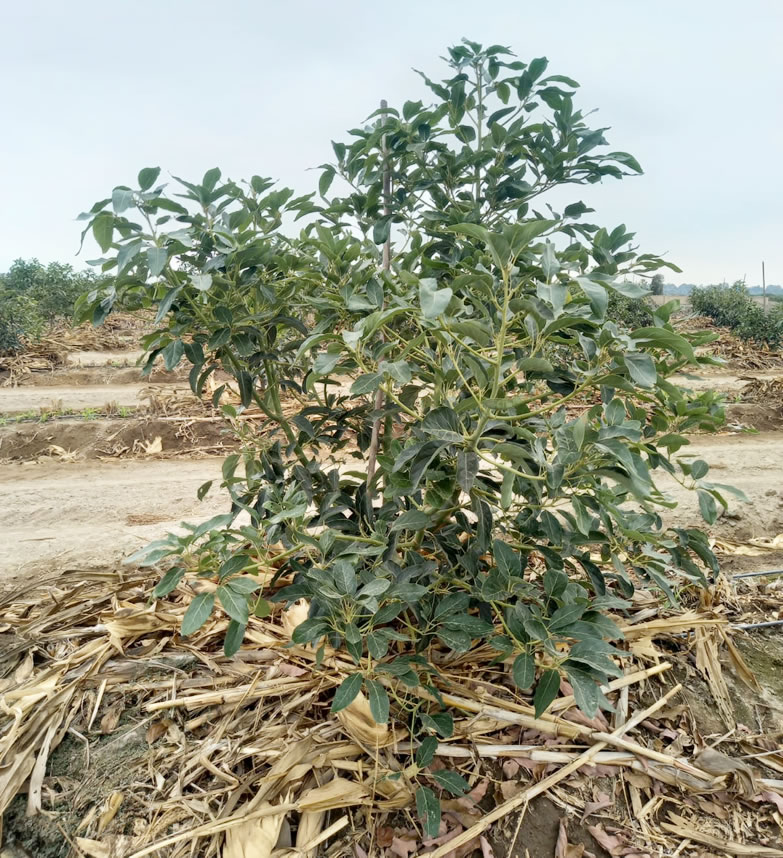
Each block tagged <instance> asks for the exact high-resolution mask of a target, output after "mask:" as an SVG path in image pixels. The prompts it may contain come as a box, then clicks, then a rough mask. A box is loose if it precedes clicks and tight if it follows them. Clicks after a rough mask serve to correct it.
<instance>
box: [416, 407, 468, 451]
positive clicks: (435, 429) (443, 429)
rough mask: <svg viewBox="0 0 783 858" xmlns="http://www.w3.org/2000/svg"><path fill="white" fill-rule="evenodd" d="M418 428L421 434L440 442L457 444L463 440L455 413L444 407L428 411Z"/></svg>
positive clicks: (451, 409)
mask: <svg viewBox="0 0 783 858" xmlns="http://www.w3.org/2000/svg"><path fill="white" fill-rule="evenodd" d="M420 426H421V430H422V432H425V433H426V434H427V435H429V436H431V437H432V438H437V439H438V440H440V441H448V442H453V443H459V442H461V441H464V440H465V439H464V437H463V434H462V431H461V427H460V424H459V417H458V416H457V412H456V411H455V410H454V409H453V408H449V407H448V406H446V405H442V406H441V407H440V408H436V409H435V410H434V411H430V412H429V413H428V414H427V416H426V417H425V418H424V419H423V420H422V421H421V423H420Z"/></svg>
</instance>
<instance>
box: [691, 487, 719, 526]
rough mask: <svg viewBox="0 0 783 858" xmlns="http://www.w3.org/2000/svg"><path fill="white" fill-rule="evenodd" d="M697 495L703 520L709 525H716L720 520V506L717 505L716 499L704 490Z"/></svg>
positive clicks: (700, 490)
mask: <svg viewBox="0 0 783 858" xmlns="http://www.w3.org/2000/svg"><path fill="white" fill-rule="evenodd" d="M696 494H697V495H698V498H699V509H700V510H701V516H702V518H703V519H704V520H705V521H706V522H707V524H715V521H716V519H717V518H718V506H717V504H716V503H715V498H714V497H713V496H712V495H711V494H710V493H709V492H706V491H704V490H703V489H699V490H698V491H697V492H696Z"/></svg>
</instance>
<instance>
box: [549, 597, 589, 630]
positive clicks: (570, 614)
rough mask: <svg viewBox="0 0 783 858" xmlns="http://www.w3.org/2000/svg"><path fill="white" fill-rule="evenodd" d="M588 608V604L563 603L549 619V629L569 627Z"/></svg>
mask: <svg viewBox="0 0 783 858" xmlns="http://www.w3.org/2000/svg"><path fill="white" fill-rule="evenodd" d="M586 610H587V606H586V605H578V604H576V603H574V604H572V605H563V606H562V607H561V608H558V609H557V610H556V611H555V612H554V614H552V616H551V617H550V619H549V630H550V631H552V632H559V631H563V630H564V629H567V628H568V627H569V626H570V625H571V623H575V622H576V621H577V620H578V619H580V618H581V616H582V614H584V612H585V611H586Z"/></svg>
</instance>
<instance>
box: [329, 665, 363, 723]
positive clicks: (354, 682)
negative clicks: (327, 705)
mask: <svg viewBox="0 0 783 858" xmlns="http://www.w3.org/2000/svg"><path fill="white" fill-rule="evenodd" d="M362 682H363V679H362V675H361V673H352V674H351V675H350V676H349V677H348V678H347V679H344V680H343V681H342V683H341V684H340V686H339V687H338V689H337V691H335V693H334V700H333V701H332V713H333V714H334V713H336V712H340V711H341V710H342V709H345V707H346V706H350V704H351V703H353V701H354V699H355V698H356V695H357V694H358V693H359V691H360V690H361V687H362Z"/></svg>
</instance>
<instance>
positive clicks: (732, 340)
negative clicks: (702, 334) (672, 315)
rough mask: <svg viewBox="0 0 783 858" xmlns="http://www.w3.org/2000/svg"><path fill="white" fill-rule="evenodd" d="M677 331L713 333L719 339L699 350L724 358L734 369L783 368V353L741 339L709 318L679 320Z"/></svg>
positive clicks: (690, 317) (699, 317)
mask: <svg viewBox="0 0 783 858" xmlns="http://www.w3.org/2000/svg"><path fill="white" fill-rule="evenodd" d="M677 330H679V331H682V332H688V331H712V332H713V333H715V334H718V339H717V340H715V342H713V343H709V345H707V346H704V347H702V348H700V349H699V351H704V352H708V353H710V354H713V355H715V356H716V357H720V358H723V359H724V360H725V361H727V362H728V364H729V366H730V367H731V368H733V369H773V368H774V367H778V366H783V352H781V351H780V350H779V349H770V348H768V347H767V346H763V345H759V344H758V343H753V342H749V341H747V340H742V339H740V338H739V337H738V336H737V335H736V334H733V333H732V332H731V329H730V328H726V327H723V326H721V325H716V324H715V322H713V321H712V319H711V318H710V317H709V316H689V317H687V318H681V319H678V320H677Z"/></svg>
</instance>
